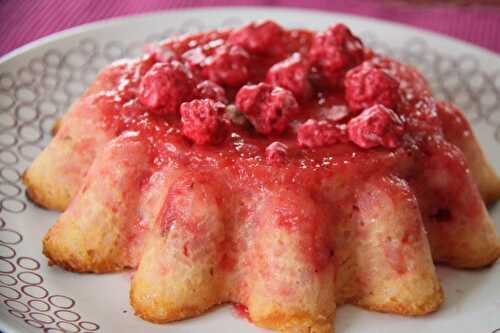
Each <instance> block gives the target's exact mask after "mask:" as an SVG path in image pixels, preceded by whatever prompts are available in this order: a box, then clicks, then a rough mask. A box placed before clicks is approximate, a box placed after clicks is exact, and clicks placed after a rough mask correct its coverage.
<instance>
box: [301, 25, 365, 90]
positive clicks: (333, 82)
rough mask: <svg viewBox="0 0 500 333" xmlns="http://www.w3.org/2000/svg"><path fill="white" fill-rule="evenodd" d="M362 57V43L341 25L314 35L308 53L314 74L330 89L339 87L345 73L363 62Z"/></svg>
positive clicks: (363, 54)
mask: <svg viewBox="0 0 500 333" xmlns="http://www.w3.org/2000/svg"><path fill="white" fill-rule="evenodd" d="M364 57H365V52H364V46H363V43H362V42H361V40H360V39H359V38H358V37H356V36H354V35H353V33H352V32H351V30H349V28H347V27H346V26H345V25H343V24H336V25H334V26H331V27H329V28H328V30H326V31H325V32H322V33H318V34H316V36H315V38H314V40H313V42H312V45H311V49H310V51H309V59H310V61H311V62H312V65H313V66H315V67H316V68H315V69H316V71H315V72H316V74H318V76H319V77H320V78H321V79H322V80H323V81H325V83H326V84H327V85H329V86H332V87H336V86H339V85H341V83H342V79H343V76H344V74H345V72H346V71H347V70H349V69H350V68H352V67H354V66H357V65H359V64H360V63H361V62H363V60H364Z"/></svg>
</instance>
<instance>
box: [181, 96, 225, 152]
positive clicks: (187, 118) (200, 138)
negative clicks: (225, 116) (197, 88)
mask: <svg viewBox="0 0 500 333" xmlns="http://www.w3.org/2000/svg"><path fill="white" fill-rule="evenodd" d="M223 107H224V106H223V105H222V104H221V103H217V102H216V101H214V100H212V99H195V100H192V101H191V102H186V103H182V105H181V108H180V112H181V122H182V134H184V136H185V137H187V138H188V139H190V140H191V141H193V142H194V143H196V144H199V145H205V144H215V143H218V142H219V141H220V140H221V139H222V138H223V135H224V123H223V121H222V118H221V116H220V113H221V109H222V108H223Z"/></svg>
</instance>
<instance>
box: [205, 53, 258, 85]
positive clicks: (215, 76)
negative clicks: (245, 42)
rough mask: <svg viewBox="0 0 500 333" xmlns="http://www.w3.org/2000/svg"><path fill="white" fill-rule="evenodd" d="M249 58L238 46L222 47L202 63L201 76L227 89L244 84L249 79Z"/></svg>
mask: <svg viewBox="0 0 500 333" xmlns="http://www.w3.org/2000/svg"><path fill="white" fill-rule="evenodd" d="M249 64H250V56H249V55H248V53H247V52H246V51H245V50H244V49H243V48H241V47H239V46H238V45H222V46H220V47H218V48H217V49H216V50H215V53H214V54H213V56H211V57H207V59H206V60H205V63H204V68H203V75H204V76H205V77H206V78H208V79H209V80H211V81H213V82H215V83H218V84H221V85H225V86H228V87H238V86H241V85H243V84H245V83H246V82H247V81H248V78H249V76H248V75H249V72H248V66H249Z"/></svg>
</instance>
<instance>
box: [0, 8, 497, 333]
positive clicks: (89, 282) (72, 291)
mask: <svg viewBox="0 0 500 333" xmlns="http://www.w3.org/2000/svg"><path fill="white" fill-rule="evenodd" d="M265 18H272V19H274V20H277V21H279V22H281V23H282V24H284V25H286V26H293V27H306V28H311V29H323V28H325V27H326V26H327V25H329V24H331V23H332V22H338V21H342V22H344V23H346V24H348V25H349V26H350V27H352V29H353V30H354V31H355V32H356V33H359V34H361V35H362V36H363V37H364V40H365V41H366V43H367V44H369V45H371V46H373V47H375V49H377V50H380V51H382V52H385V53H389V54H390V55H392V56H394V57H396V58H400V59H402V60H403V61H405V62H410V63H413V64H415V65H416V66H418V67H419V68H420V69H421V70H422V71H423V72H424V73H425V74H426V76H427V77H428V79H429V80H430V82H431V83H432V86H433V88H434V90H435V92H436V95H437V96H438V97H442V98H446V99H451V100H452V101H454V102H455V103H456V104H458V105H459V106H461V107H462V109H463V110H464V111H465V112H466V114H467V116H468V117H469V119H470V120H471V121H472V122H473V124H474V127H475V129H476V133H477V134H478V136H479V140H480V141H481V144H482V146H483V148H484V149H485V150H486V152H487V155H488V157H489V158H490V160H491V161H492V163H493V164H494V165H495V167H496V169H497V170H498V171H500V150H499V147H500V145H499V143H500V58H499V57H498V56H496V55H494V54H492V53H490V52H488V51H485V50H483V49H480V48H478V47H475V46H471V45H469V44H466V43H463V42H459V41H456V40H453V39H450V38H446V37H442V36H438V35H436V34H432V33H429V32H426V31H422V30H417V29H412V28H408V27H405V26H402V25H397V24H393V23H386V22H382V21H377V20H371V19H367V18H360V17H354V16H346V15H337V14H330V13H324V12H316V11H303V10H289V9H270V8H216V9H198V10H186V11H170V12H165V13H159V14H151V15H143V16H137V17H129V18H123V19H118V20H111V21H106V22H102V23H97V24H91V25H86V26H82V27H79V28H76V29H72V30H69V31H66V32H63V33H59V34H56V35H53V36H50V37H48V38H45V39H42V40H40V41H37V42H35V43H32V44H29V45H27V46H25V47H23V48H21V49H19V50H17V51H14V52H12V53H11V54H9V55H7V56H5V57H4V58H2V59H1V60H0V272H3V273H2V274H1V275H0V329H2V330H4V331H5V332H6V333H19V332H39V331H45V332H124V333H125V332H163V333H168V332H176V333H188V332H189V333H196V332H205V333H206V332H218V333H223V332H228V333H229V332H262V330H259V329H257V328H255V327H254V326H252V325H251V324H249V323H247V322H246V321H244V320H241V319H239V318H237V317H236V316H235V315H234V314H233V312H232V310H231V308H230V307H228V306H226V307H220V308H217V309H215V310H214V311H210V313H208V314H205V315H203V316H200V317H199V318H196V319H191V320H186V321H182V322H179V323H175V324H170V325H153V324H150V323H148V322H145V321H142V320H140V319H138V318H136V317H134V315H133V312H132V309H131V308H130V306H129V304H128V284H129V274H128V273H122V274H108V275H92V274H87V275H82V274H73V273H67V272H65V271H63V270H61V269H59V268H54V267H48V266H47V260H46V259H45V258H44V257H43V255H42V254H41V239H42V237H43V235H44V234H45V232H46V231H47V229H48V228H49V226H50V225H51V224H52V223H53V222H54V220H55V219H56V217H57V214H56V213H53V212H48V211H46V210H43V209H40V208H38V207H36V206H34V205H33V204H32V203H31V202H29V201H27V199H26V196H25V194H24V189H23V186H22V185H21V183H20V179H19V178H20V175H21V173H22V171H23V170H24V169H25V168H26V167H27V166H28V164H29V162H30V161H31V160H32V159H33V158H34V157H35V156H36V155H37V154H38V153H39V152H40V150H41V149H42V147H44V146H45V145H46V144H47V142H48V140H49V139H50V134H49V129H50V128H51V125H52V123H53V121H54V119H56V118H57V117H58V116H60V115H61V114H62V113H63V112H64V111H65V110H66V109H67V106H68V105H69V103H70V102H71V101H72V100H74V99H75V98H76V97H77V96H78V95H79V94H80V93H81V92H82V90H83V89H84V88H85V86H86V85H87V84H88V83H89V82H90V81H91V80H92V79H93V77H94V75H95V73H96V72H97V70H98V69H100V68H102V67H103V66H104V65H105V64H107V63H109V62H110V61H111V60H113V59H115V58H118V57H122V56H129V55H135V54H137V53H138V52H140V51H141V47H142V45H143V44H144V42H145V41H151V40H157V39H159V38H161V37H163V36H166V35H170V34H173V33H179V32H194V31H200V30H206V29H210V28H215V27H222V26H233V25H239V24H241V23H242V22H244V21H248V20H255V19H265ZM490 212H491V213H492V215H493V216H494V219H495V221H496V223H497V226H499V225H500V205H497V206H496V208H494V209H490ZM439 276H440V278H441V280H442V282H443V286H444V289H445V292H446V296H447V298H446V302H445V304H444V306H443V308H442V309H441V310H440V311H439V312H437V313H436V314H433V315H430V316H425V317H421V318H408V317H399V316H395V315H388V314H379V313H374V312H368V311H364V310H360V309H357V308H354V307H352V306H344V307H341V308H340V309H339V311H338V316H337V320H336V323H337V325H336V326H337V332H338V333H358V332H385V333H390V332H398V333H399V332H406V333H416V332H427V333H433V332H436V333H437V332H440V333H442V332H454V333H455V332H468V333H469V332H474V333H492V332H500V329H499V328H500V264H497V265H495V266H494V267H492V268H490V269H486V270H481V271H458V270H453V269H448V268H439ZM36 327H37V328H36ZM58 327H59V328H58Z"/></svg>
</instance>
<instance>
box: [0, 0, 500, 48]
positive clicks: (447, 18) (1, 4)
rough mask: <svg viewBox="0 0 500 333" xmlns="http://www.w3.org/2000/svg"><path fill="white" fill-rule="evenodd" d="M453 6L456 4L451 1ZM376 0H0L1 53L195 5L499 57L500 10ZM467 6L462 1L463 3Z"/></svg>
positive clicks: (482, 6) (480, 6) (499, 8)
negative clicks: (368, 25)
mask: <svg viewBox="0 0 500 333" xmlns="http://www.w3.org/2000/svg"><path fill="white" fill-rule="evenodd" d="M451 2H452V3H455V2H456V1H451ZM470 2H471V3H475V4H474V5H464V4H458V5H457V4H449V3H450V0H448V1H447V2H446V1H444V2H442V1H440V2H435V1H407V2H406V1H402V0H401V1H389V0H386V1H377V0H371V1H370V0H233V1H231V0H199V1H195V0H0V55H3V54H6V53H8V52H9V51H12V50H13V49H15V48H17V47H19V46H22V45H24V44H26V43H28V42H30V41H33V40H36V39H38V38H40V37H43V36H46V35H49V34H51V33H54V32H57V31H60V30H63V29H67V28H70V27H73V26H76V25H80V24H83V23H87V22H92V21H97V20H102V19H105V18H109V17H116V16H124V15H131V14H137V13H144V12H151V11H157V10H168V9H172V8H185V7H195V6H236V5H261V6H290V7H303V8H315V9H323V10H329V11H337V12H344V13H349V14H357V15H363V16H371V17H376V18H381V19H386V20H392V21H397V22H402V23H406V24H410V25H413V26H417V27H421V28H425V29H429V30H433V31H436V32H440V33H444V34H447V35H450V36H454V37H457V38H460V39H463V40H466V41H469V42H472V43H475V44H477V45H480V46H483V47H485V48H488V49H490V50H492V51H495V52H497V53H500V6H494V5H490V6H487V5H477V3H478V2H477V1H470ZM462 3H463V1H462Z"/></svg>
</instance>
